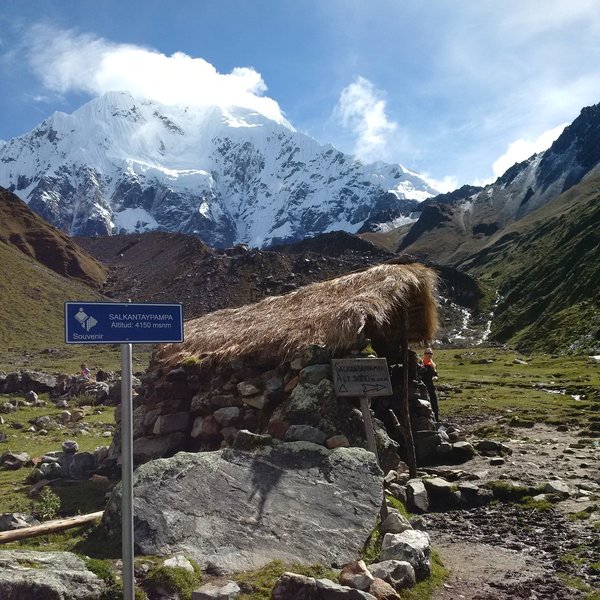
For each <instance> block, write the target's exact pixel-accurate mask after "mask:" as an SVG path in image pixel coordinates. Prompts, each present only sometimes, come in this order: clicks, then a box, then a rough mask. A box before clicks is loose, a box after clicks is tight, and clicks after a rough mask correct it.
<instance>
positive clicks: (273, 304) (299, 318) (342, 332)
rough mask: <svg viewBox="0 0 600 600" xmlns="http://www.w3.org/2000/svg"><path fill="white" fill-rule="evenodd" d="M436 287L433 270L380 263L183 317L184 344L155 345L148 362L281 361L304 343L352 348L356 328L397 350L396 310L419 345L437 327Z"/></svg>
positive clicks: (398, 327)
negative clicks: (245, 302)
mask: <svg viewBox="0 0 600 600" xmlns="http://www.w3.org/2000/svg"><path fill="white" fill-rule="evenodd" d="M436 284H437V275H436V274H435V273H434V271H432V270H431V269H429V268H427V267H424V266H423V265H420V264H410V265H394V264H386V265H379V266H376V267H372V268H370V269H367V270H365V271H362V272H359V273H353V274H350V275H345V276H343V277H338V278H337V279H332V280H330V281H324V282H321V283H314V284H311V285H308V286H305V287H303V288H300V289H298V290H296V291H294V292H291V293H289V294H286V295H284V296H273V297H269V298H265V299H264V300H261V301H260V302H257V303H255V304H248V305H246V306H242V307H240V308H233V309H224V310H219V311H216V312H213V313H210V314H208V315H205V316H203V317H200V318H198V319H194V320H191V321H188V322H187V323H186V324H185V341H184V342H183V343H182V344H169V345H166V346H163V347H162V348H161V349H159V351H158V352H157V354H156V356H155V364H156V365H157V366H160V365H163V366H173V365H176V364H180V363H182V362H184V361H186V359H190V358H192V357H193V358H194V359H204V360H203V361H202V362H204V363H205V364H210V365H213V366H214V365H216V364H218V363H221V362H223V361H226V360H231V359H237V358H244V357H250V356H252V357H257V356H264V357H266V358H272V359H273V358H274V359H278V360H281V361H283V360H285V359H287V358H290V357H291V356H292V355H293V354H294V352H297V351H299V350H303V349H304V348H306V347H307V346H309V345H310V344H319V345H321V346H326V347H328V348H329V349H330V350H332V351H333V352H334V353H339V352H343V351H347V350H349V349H350V348H352V347H353V346H354V345H355V344H356V341H357V338H358V336H359V335H360V334H361V332H362V333H363V334H364V335H365V336H366V337H370V338H373V339H377V340H379V341H381V342H383V343H384V344H385V345H386V346H388V347H392V346H394V347H398V344H399V336H400V335H401V331H402V314H403V311H406V313H407V315H408V323H409V328H408V335H407V337H408V339H409V341H412V342H427V341H430V340H432V339H433V337H434V335H435V331H436V329H437V306H436V300H435V288H436Z"/></svg>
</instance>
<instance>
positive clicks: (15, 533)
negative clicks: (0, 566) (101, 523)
mask: <svg viewBox="0 0 600 600" xmlns="http://www.w3.org/2000/svg"><path fill="white" fill-rule="evenodd" d="M103 514H104V511H103V510H100V511H98V512H95V513H89V514H87V515H77V516H75V517H67V518H66V519H56V520H54V521H47V522H46V523H42V524H41V525H33V526H32V527H22V528H21V529H13V530H11V531H1V532H0V544H5V543H7V542H16V541H18V540H24V539H27V538H31V537H37V536H38V535H46V534H48V533H55V532H57V531H63V530H64V529H70V528H71V527H78V526H79V525H85V524H86V523H92V522H93V521H96V520H97V519H101V518H102V515H103Z"/></svg>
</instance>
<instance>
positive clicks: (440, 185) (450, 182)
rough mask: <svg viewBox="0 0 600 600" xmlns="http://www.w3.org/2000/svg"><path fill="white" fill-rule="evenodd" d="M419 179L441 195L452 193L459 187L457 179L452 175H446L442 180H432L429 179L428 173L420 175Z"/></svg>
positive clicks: (431, 178)
mask: <svg viewBox="0 0 600 600" xmlns="http://www.w3.org/2000/svg"><path fill="white" fill-rule="evenodd" d="M420 177H422V178H423V179H424V180H425V181H426V182H427V183H428V184H429V185H430V186H431V187H432V188H434V189H436V190H437V191H438V192H441V193H442V194H445V193H447V192H453V191H454V190H456V189H458V188H459V187H460V186H461V184H460V183H459V182H458V178H457V177H455V176H454V175H446V177H443V178H442V179H434V178H433V177H430V176H429V174H428V173H421V174H420Z"/></svg>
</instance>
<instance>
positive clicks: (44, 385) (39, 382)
mask: <svg viewBox="0 0 600 600" xmlns="http://www.w3.org/2000/svg"><path fill="white" fill-rule="evenodd" d="M56 381H57V380H56V377H55V376H54V375H49V374H48V373H39V372H38V371H27V370H24V371H21V389H22V390H23V391H24V392H36V393H38V394H40V393H43V392H51V391H52V390H53V389H54V387H55V386H56Z"/></svg>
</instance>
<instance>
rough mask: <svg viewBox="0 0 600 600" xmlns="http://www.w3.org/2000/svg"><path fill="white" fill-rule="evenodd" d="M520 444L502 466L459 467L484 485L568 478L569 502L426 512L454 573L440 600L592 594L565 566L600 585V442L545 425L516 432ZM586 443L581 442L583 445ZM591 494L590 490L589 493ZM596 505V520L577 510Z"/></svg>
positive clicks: (514, 443)
mask: <svg viewBox="0 0 600 600" xmlns="http://www.w3.org/2000/svg"><path fill="white" fill-rule="evenodd" d="M513 433H514V437H513V438H512V439H511V440H509V441H506V442H505V443H506V444H507V445H508V446H509V447H511V448H512V449H513V454H512V455H511V456H508V457H506V461H505V463H504V464H502V465H498V466H491V465H490V460H489V459H488V458H486V457H482V456H478V457H476V458H475V459H473V460H471V461H469V462H468V463H465V464H463V465H460V466H459V467H458V468H459V469H460V470H461V471H463V472H464V473H465V474H467V475H466V476H467V477H474V478H477V480H478V481H477V483H481V482H483V481H491V480H498V479H506V480H508V481H510V482H512V483H519V484H523V485H539V484H542V483H545V482H548V481H561V482H562V483H565V484H567V485H568V487H569V489H570V491H571V496H570V497H569V499H567V500H564V501H562V502H559V503H558V504H556V505H554V507H553V509H552V510H550V511H547V512H542V511H537V510H533V509H526V508H523V507H520V506H518V505H515V504H504V503H499V504H497V505H491V506H488V507H483V508H478V509H473V510H469V511H467V510H457V511H451V512H446V513H430V514H428V515H426V521H427V525H428V531H429V534H430V536H431V541H432V545H433V547H434V548H435V549H436V550H437V551H438V552H439V554H440V556H441V558H442V562H443V563H444V565H445V566H446V567H447V568H448V569H449V571H450V577H449V578H448V579H447V581H446V582H445V585H444V586H443V587H442V588H440V589H439V590H438V591H437V592H436V594H435V595H434V597H433V599H434V600H509V599H510V600H513V599H515V600H519V599H528V600H538V599H539V600H541V599H544V600H546V599H547V600H563V599H564V600H571V599H582V598H584V597H585V594H584V593H582V592H580V591H577V590H575V589H573V588H571V587H568V586H567V585H565V583H564V582H563V581H562V580H561V579H559V578H558V576H557V571H561V572H563V573H567V575H568V576H570V577H574V578H577V579H579V580H581V581H583V582H585V583H586V584H587V585H588V586H589V589H594V588H596V589H599V588H598V586H600V573H599V572H598V571H597V570H594V569H593V568H590V565H592V564H594V563H596V565H597V564H598V562H599V561H600V542H599V539H598V529H597V522H598V520H599V519H600V515H599V514H598V510H597V507H598V500H597V498H598V495H599V494H600V487H599V484H600V472H599V470H598V465H599V462H598V453H599V448H598V442H594V443H591V444H589V443H588V444H585V445H583V444H581V438H580V437H578V436H577V431H574V430H571V431H563V432H561V431H557V430H556V429H555V428H552V427H548V426H545V425H535V427H533V428H532V429H524V430H513ZM577 445H580V446H581V447H577ZM588 494H589V495H588ZM585 509H588V510H589V511H590V512H591V517H590V518H589V519H584V520H579V519H576V520H574V519H573V518H572V517H571V518H569V515H573V514H574V513H580V511H583V510H585Z"/></svg>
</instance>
